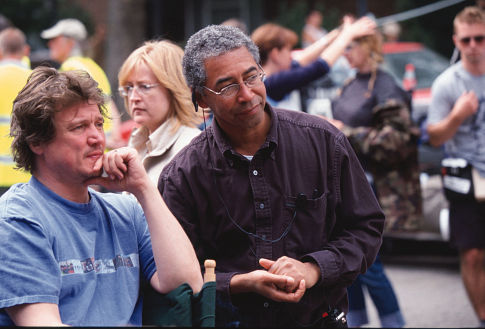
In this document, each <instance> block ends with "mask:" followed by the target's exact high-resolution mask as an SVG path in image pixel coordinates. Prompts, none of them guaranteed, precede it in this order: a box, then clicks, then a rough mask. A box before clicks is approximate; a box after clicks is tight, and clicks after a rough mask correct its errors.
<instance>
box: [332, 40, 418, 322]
mask: <svg viewBox="0 0 485 329" xmlns="http://www.w3.org/2000/svg"><path fill="white" fill-rule="evenodd" d="M344 55H345V57H346V59H347V61H348V62H349V65H350V66H351V67H352V68H354V69H356V70H357V73H356V75H355V77H354V78H352V79H351V80H349V81H348V82H347V83H346V84H345V85H344V86H343V87H342V90H341V94H340V96H339V97H338V98H336V99H335V100H334V101H333V103H332V112H333V117H334V118H335V120H333V121H332V122H333V123H334V124H335V125H336V126H337V127H338V128H340V129H341V130H342V131H343V132H344V134H345V135H346V136H347V138H348V139H349V141H350V143H351V144H352V146H353V148H354V150H355V153H356V154H357V156H358V158H359V160H360V162H361V164H362V167H363V168H364V170H365V171H366V172H367V173H368V174H369V177H372V179H373V181H371V183H372V186H373V188H374V191H375V193H376V196H377V198H378V200H379V203H380V205H381V207H382V210H383V211H384V214H385V215H386V222H385V230H387V231H411V232H412V231H414V230H416V229H417V228H418V227H419V226H418V225H419V219H420V216H421V213H422V200H421V189H420V183H419V166H418V150H417V147H418V144H417V142H418V138H419V129H418V127H417V126H416V125H415V124H414V123H413V122H412V120H411V115H410V108H409V107H410V98H409V95H408V94H407V93H406V92H405V91H404V90H403V89H402V88H401V87H400V86H399V85H398V84H397V83H396V81H395V80H394V78H393V77H392V76H391V75H390V74H389V73H387V72H385V71H383V70H381V69H380V68H379V64H380V63H381V62H382V60H383V55H382V51H381V38H380V36H379V35H369V36H364V37H360V38H356V39H354V40H353V41H352V42H351V43H350V45H349V46H348V47H347V49H346V51H345V53H344ZM363 286H365V287H366V288H367V291H368V292H369V294H370V296H371V299H372V301H373V302H374V304H375V306H376V309H377V311H378V314H379V319H380V321H381V325H382V327H387V328H395V327H402V326H404V324H405V321H404V318H403V316H402V314H401V310H400V307H399V303H398V300H397V297H396V295H395V293H394V290H393V287H392V284H391V282H390V281H389V280H388V278H387V276H386V274H385V272H384V269H383V266H382V263H381V261H380V259H379V255H378V256H377V258H376V260H375V262H374V263H373V264H372V266H370V267H369V268H368V269H367V272H366V273H364V274H361V275H359V276H358V277H357V279H356V280H355V281H354V283H353V284H352V285H351V286H350V287H349V289H348V292H349V312H348V315H347V321H348V324H349V327H360V326H362V325H364V324H366V323H367V322H368V319H367V312H366V305H365V298H364V290H363V288H362V287H363Z"/></svg>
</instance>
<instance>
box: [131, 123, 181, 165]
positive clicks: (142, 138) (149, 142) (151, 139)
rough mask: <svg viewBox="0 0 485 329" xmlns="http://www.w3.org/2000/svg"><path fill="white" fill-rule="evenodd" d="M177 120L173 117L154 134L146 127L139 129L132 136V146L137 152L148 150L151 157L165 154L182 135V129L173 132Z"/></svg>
mask: <svg viewBox="0 0 485 329" xmlns="http://www.w3.org/2000/svg"><path fill="white" fill-rule="evenodd" d="M175 120H176V119H175V118H173V117H171V118H168V119H167V120H166V121H165V122H163V123H162V124H161V125H160V126H159V127H158V128H157V129H155V131H154V132H153V133H152V134H150V133H149V132H148V129H147V128H146V127H143V126H142V127H140V128H138V129H137V130H136V131H135V132H133V135H132V136H131V137H132V145H133V146H134V147H135V148H136V149H137V150H139V149H144V148H146V150H147V152H148V153H149V154H150V155H151V156H159V155H162V154H164V153H165V152H166V151H167V149H169V148H170V147H172V145H173V144H174V143H175V141H176V140H177V139H178V137H179V135H180V134H181V129H178V130H176V131H174V130H173V126H174V125H175Z"/></svg>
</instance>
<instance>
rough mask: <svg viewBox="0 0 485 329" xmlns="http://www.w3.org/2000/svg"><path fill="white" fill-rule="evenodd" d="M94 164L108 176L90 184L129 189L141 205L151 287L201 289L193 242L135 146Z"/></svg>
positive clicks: (114, 152) (111, 188)
mask: <svg viewBox="0 0 485 329" xmlns="http://www.w3.org/2000/svg"><path fill="white" fill-rule="evenodd" d="M96 166H97V167H98V168H101V166H102V167H103V168H104V170H105V171H106V173H107V174H108V177H98V178H95V179H92V180H91V181H90V182H89V184H100V185H102V186H104V187H106V188H108V189H109V190H113V191H127V192H130V193H132V194H133V195H134V196H135V197H136V198H137V199H138V202H139V203H140V204H141V206H142V208H143V211H144V213H145V217H146V219H147V223H148V228H149V230H150V235H151V241H152V249H153V255H154V258H155V263H156V265H157V272H156V273H155V275H154V276H153V277H152V279H151V284H152V286H153V288H154V289H155V290H157V291H159V292H161V293H167V292H169V291H171V290H173V289H175V288H176V287H177V286H179V285H180V284H182V283H185V282H186V283H188V284H189V285H190V286H191V287H192V289H193V290H194V292H198V291H200V289H201V287H202V275H201V271H200V267H199V263H198V261H197V257H196V255H195V251H194V249H193V247H192V244H191V242H190V240H189V239H188V237H187V235H186V234H185V232H184V230H183V229H182V227H181V226H180V224H179V222H178V221H177V219H176V218H175V217H174V216H173V214H172V213H171V211H170V210H169V209H168V208H167V205H166V204H165V202H164V200H163V199H162V197H161V195H160V193H159V192H158V189H157V187H156V186H155V184H154V183H153V182H152V181H151V180H150V179H149V177H148V175H147V173H146V171H145V169H144V168H143V166H142V164H141V162H140V161H139V159H138V154H137V152H136V150H134V149H132V148H128V147H123V148H120V149H116V150H114V151H111V152H108V153H106V154H105V155H104V157H103V159H102V163H101V161H100V162H99V163H97V164H96ZM95 169H96V168H95Z"/></svg>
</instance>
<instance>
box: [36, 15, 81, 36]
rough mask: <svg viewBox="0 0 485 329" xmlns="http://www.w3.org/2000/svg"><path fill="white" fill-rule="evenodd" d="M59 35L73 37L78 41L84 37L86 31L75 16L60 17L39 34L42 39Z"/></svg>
mask: <svg viewBox="0 0 485 329" xmlns="http://www.w3.org/2000/svg"><path fill="white" fill-rule="evenodd" d="M60 35H64V36H66V37H70V38H74V39H76V40H78V41H81V40H84V39H86V37H87V35H88V32H87V31H86V28H85V27H84V24H83V23H81V22H80V21H79V20H77V19H75V18H66V19H61V20H60V21H59V22H57V23H56V25H54V26H53V27H51V28H50V29H47V30H44V31H42V33H41V34H40V36H41V37H42V38H44V39H53V38H55V37H58V36H60Z"/></svg>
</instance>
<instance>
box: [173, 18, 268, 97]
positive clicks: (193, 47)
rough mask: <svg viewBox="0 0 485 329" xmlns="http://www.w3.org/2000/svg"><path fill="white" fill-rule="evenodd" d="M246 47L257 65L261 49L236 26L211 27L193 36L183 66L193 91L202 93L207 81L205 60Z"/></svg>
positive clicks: (186, 78) (188, 42)
mask: <svg viewBox="0 0 485 329" xmlns="http://www.w3.org/2000/svg"><path fill="white" fill-rule="evenodd" d="M241 47H246V48H247V49H248V51H249V52H250V53H251V55H252V56H253V58H254V60H255V61H256V63H257V64H259V63H260V59H259V49H258V47H257V46H256V45H255V44H254V42H253V41H252V40H251V38H249V36H247V35H246V34H244V33H243V32H242V31H241V30H240V29H238V28H237V27H234V26H225V25H209V26H207V27H205V28H203V29H202V30H200V31H198V32H197V33H195V34H193V35H192V36H191V37H190V38H189V40H188V41H187V45H186V46H185V52H184V57H183V59H182V66H183V71H184V76H185V80H186V81H187V84H188V85H189V87H190V88H192V90H193V91H195V92H198V93H202V91H203V88H202V86H204V84H205V82H206V80H207V72H206V71H205V60H207V59H208V58H210V57H216V56H220V55H223V54H225V53H227V52H230V51H232V50H234V49H238V48H241Z"/></svg>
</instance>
